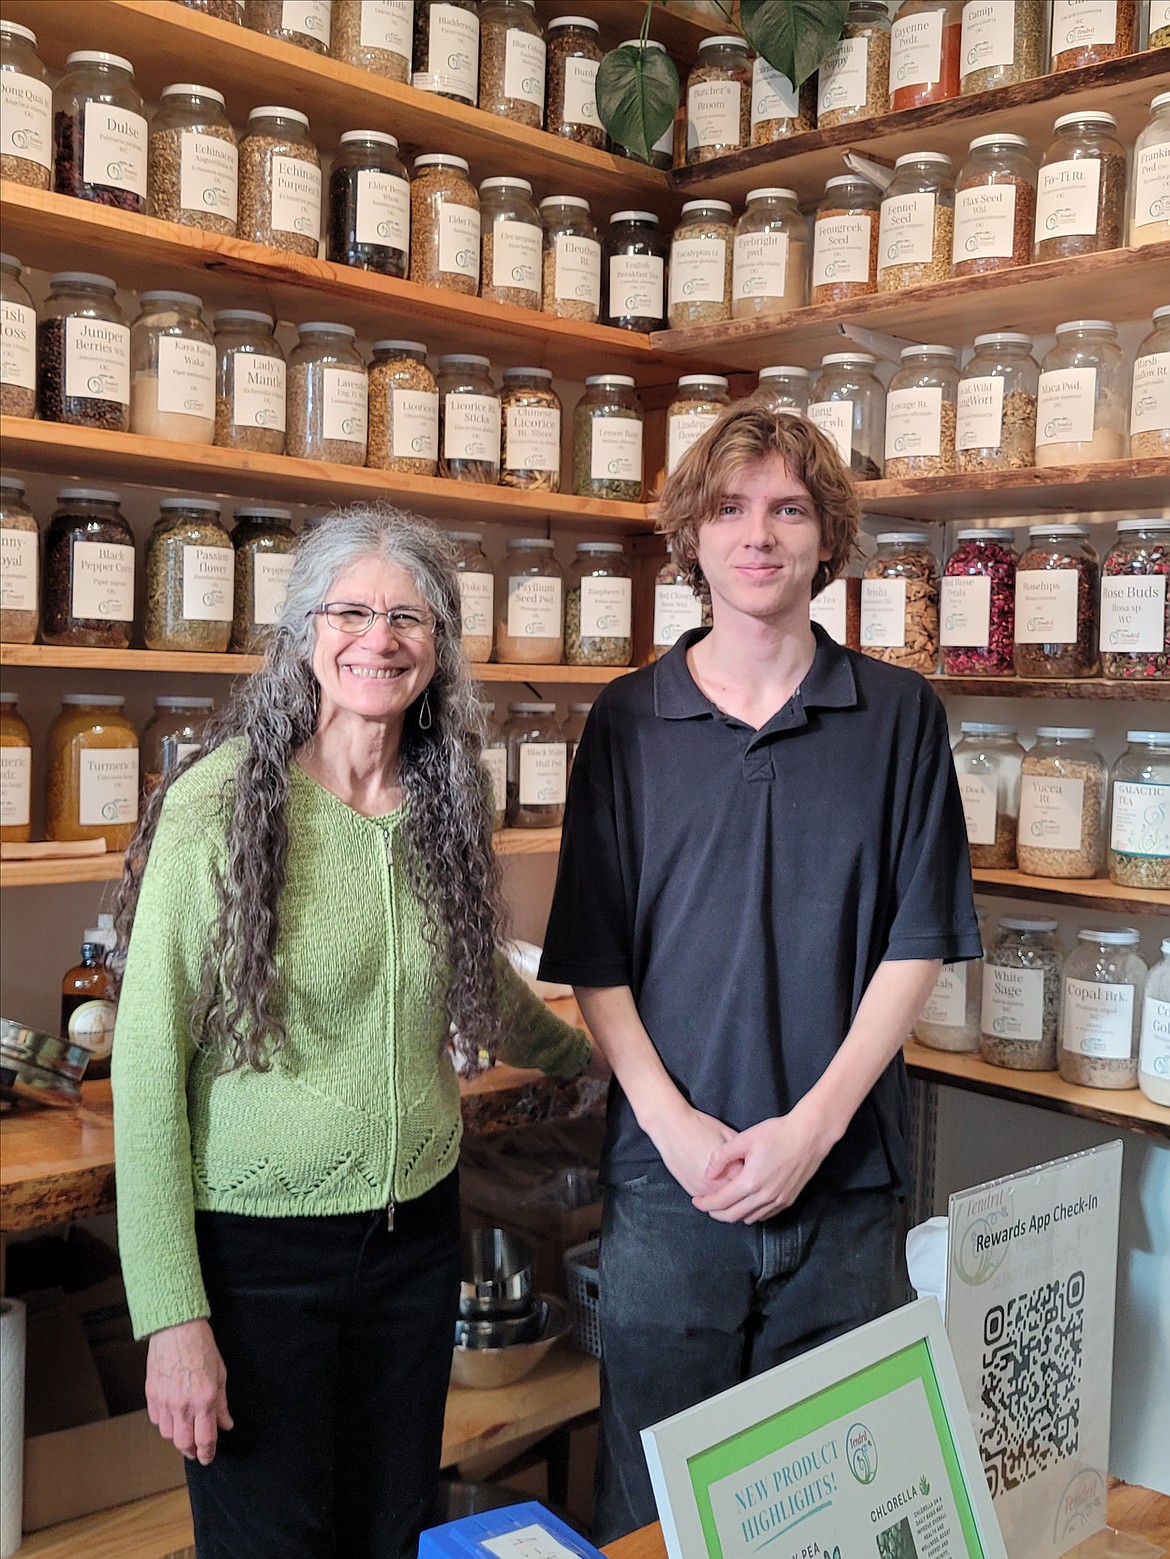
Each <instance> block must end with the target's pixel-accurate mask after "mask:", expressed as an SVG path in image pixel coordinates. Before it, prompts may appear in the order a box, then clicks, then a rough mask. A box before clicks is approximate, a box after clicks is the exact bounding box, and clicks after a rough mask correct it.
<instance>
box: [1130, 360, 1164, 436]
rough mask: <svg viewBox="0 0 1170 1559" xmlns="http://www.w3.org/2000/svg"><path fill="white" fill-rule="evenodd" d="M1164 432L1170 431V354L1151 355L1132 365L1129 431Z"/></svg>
mask: <svg viewBox="0 0 1170 1559" xmlns="http://www.w3.org/2000/svg"><path fill="white" fill-rule="evenodd" d="M1163 428H1170V352H1151V353H1150V354H1149V356H1148V357H1139V358H1138V359H1137V361H1136V362H1135V363H1134V365H1133V402H1132V405H1131V406H1130V412H1129V431H1130V432H1131V433H1154V432H1160V431H1161V430H1162V429H1163Z"/></svg>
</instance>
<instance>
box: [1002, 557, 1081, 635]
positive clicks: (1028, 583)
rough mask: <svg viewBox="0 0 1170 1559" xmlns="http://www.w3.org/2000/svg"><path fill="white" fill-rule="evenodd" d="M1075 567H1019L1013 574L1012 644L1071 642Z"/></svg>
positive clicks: (1076, 583)
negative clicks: (1013, 615)
mask: <svg viewBox="0 0 1170 1559" xmlns="http://www.w3.org/2000/svg"><path fill="white" fill-rule="evenodd" d="M1079 583H1080V575H1079V574H1078V573H1077V571H1076V569H1075V568H1053V569H1046V568H1037V569H1021V570H1020V571H1019V572H1018V573H1017V574H1016V643H1017V644H1075V643H1076V642H1077V589H1078V586H1079Z"/></svg>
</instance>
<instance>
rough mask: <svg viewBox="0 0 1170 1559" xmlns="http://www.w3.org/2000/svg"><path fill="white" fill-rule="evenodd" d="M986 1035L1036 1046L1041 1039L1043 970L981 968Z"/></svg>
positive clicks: (993, 965) (982, 1018)
mask: <svg viewBox="0 0 1170 1559" xmlns="http://www.w3.org/2000/svg"><path fill="white" fill-rule="evenodd" d="M980 1024H981V1027H982V1029H983V1032H984V1033H985V1034H994V1035H995V1037H996V1038H997V1039H1018V1040H1022V1041H1023V1042H1024V1043H1025V1044H1034V1045H1038V1044H1039V1043H1040V1041H1041V1040H1042V1039H1043V1038H1044V971H1043V969H1001V968H1000V967H999V966H998V965H996V964H984V965H983V1013H982V1017H981V1019H980Z"/></svg>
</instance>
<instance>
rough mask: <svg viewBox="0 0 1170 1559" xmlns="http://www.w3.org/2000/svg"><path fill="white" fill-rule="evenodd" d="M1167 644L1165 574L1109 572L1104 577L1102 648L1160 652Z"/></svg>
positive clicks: (1115, 650)
mask: <svg viewBox="0 0 1170 1559" xmlns="http://www.w3.org/2000/svg"><path fill="white" fill-rule="evenodd" d="M1165 646H1166V576H1165V574H1143V575H1139V576H1129V577H1127V576H1126V575H1124V574H1108V575H1106V577H1105V578H1104V579H1102V581H1101V648H1102V649H1103V650H1107V651H1110V652H1111V653H1113V654H1122V655H1127V654H1129V655H1132V654H1138V655H1160V654H1161V653H1162V652H1163V650H1164V649H1165Z"/></svg>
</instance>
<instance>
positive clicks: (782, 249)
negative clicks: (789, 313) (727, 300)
mask: <svg viewBox="0 0 1170 1559" xmlns="http://www.w3.org/2000/svg"><path fill="white" fill-rule="evenodd" d="M731 275H732V282H731V296H732V297H733V298H782V297H783V296H784V290H785V288H786V286H787V284H788V234H787V233H740V234H738V235H737V237H736V240H735V252H734V258H733V260H732V268H731Z"/></svg>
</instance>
